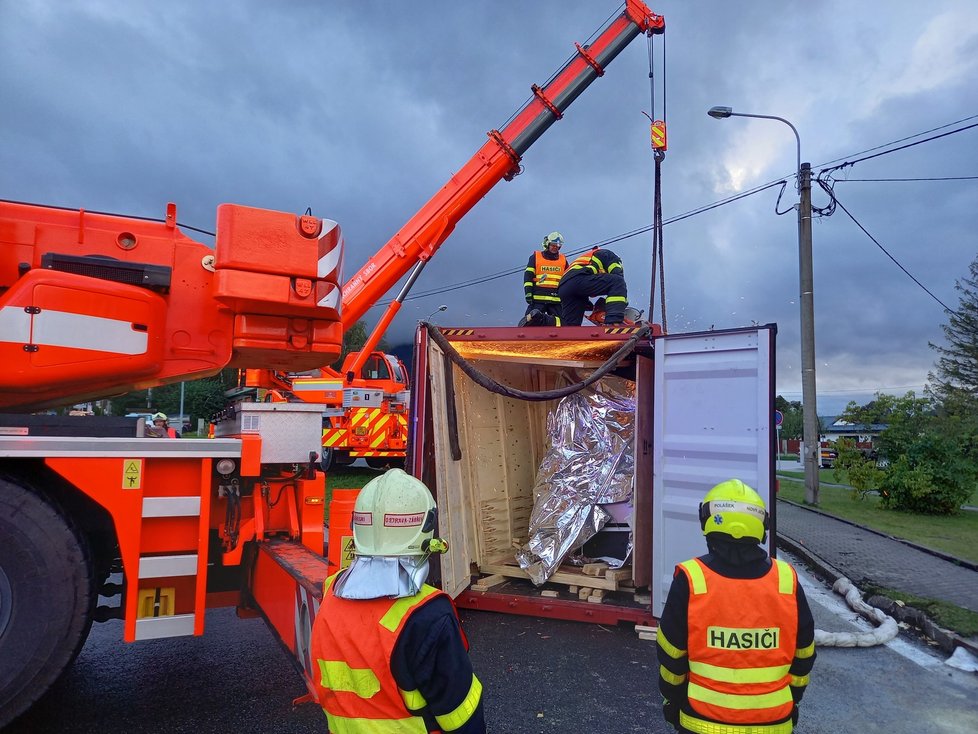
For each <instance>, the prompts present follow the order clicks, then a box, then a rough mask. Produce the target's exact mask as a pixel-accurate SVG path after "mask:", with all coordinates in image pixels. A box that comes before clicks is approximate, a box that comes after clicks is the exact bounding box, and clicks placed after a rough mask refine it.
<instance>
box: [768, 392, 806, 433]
mask: <svg viewBox="0 0 978 734" xmlns="http://www.w3.org/2000/svg"><path fill="white" fill-rule="evenodd" d="M774 408H775V410H780V411H781V414H782V415H783V416H784V422H783V423H782V424H781V438H799V439H800V438H801V437H802V433H803V431H802V423H803V418H802V407H801V402H800V401H798V400H792V401H788V400H785V399H784V398H783V397H781V396H780V395H778V396H777V397H776V398H775V399H774Z"/></svg>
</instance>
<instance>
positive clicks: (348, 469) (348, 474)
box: [326, 466, 382, 520]
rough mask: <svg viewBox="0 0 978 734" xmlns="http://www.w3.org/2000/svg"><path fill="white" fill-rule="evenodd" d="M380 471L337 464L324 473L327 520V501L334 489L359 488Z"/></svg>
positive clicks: (327, 516) (331, 496)
mask: <svg viewBox="0 0 978 734" xmlns="http://www.w3.org/2000/svg"><path fill="white" fill-rule="evenodd" d="M381 473H382V472H381V471H378V470H377V469H370V468H367V467H363V468H361V467H358V466H338V467H335V468H334V469H332V470H331V471H330V472H329V473H328V474H327V475H326V519H327V520H329V502H330V500H331V499H333V490H334V489H360V488H361V487H363V485H364V484H366V483H367V482H369V481H370V480H371V479H373V478H374V477H376V476H379V475H380V474H381Z"/></svg>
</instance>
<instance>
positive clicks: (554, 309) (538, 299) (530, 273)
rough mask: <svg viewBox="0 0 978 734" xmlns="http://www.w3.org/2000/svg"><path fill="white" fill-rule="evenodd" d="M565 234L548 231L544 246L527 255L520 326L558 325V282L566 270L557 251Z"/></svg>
mask: <svg viewBox="0 0 978 734" xmlns="http://www.w3.org/2000/svg"><path fill="white" fill-rule="evenodd" d="M563 245H564V237H563V235H561V234H560V232H551V233H550V234H548V235H547V236H546V237H544V238H543V245H542V246H541V248H540V249H539V250H536V251H535V252H534V253H533V254H531V255H530V259H529V261H527V263H526V270H524V271H523V295H524V297H525V298H526V314H524V316H523V320H522V321H521V322H520V324H519V325H520V326H560V296H558V295H557V284H558V283H560V276H562V275H563V274H564V271H565V270H566V269H567V258H566V257H564V256H563V255H561V254H560V248H561V247H563Z"/></svg>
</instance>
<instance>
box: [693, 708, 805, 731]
mask: <svg viewBox="0 0 978 734" xmlns="http://www.w3.org/2000/svg"><path fill="white" fill-rule="evenodd" d="M679 724H680V726H682V727H683V728H684V729H685V730H686V731H690V732H693V734H791V729H792V725H791V720H790V719H789V720H788V721H783V722H781V723H780V724H742V725H737V724H720V723H718V722H716V721H703V719H697V718H696V717H695V716H690V715H689V714H687V713H686V712H685V711H680V712H679Z"/></svg>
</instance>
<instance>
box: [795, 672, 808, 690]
mask: <svg viewBox="0 0 978 734" xmlns="http://www.w3.org/2000/svg"><path fill="white" fill-rule="evenodd" d="M810 680H811V676H807V675H793V676H791V685H792V686H794V687H795V688H802V687H804V686H807V685H808V683H809V681H810Z"/></svg>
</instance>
